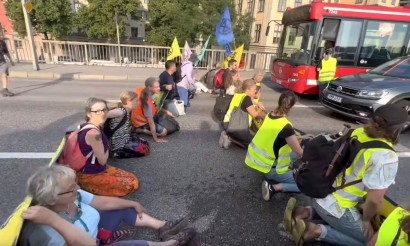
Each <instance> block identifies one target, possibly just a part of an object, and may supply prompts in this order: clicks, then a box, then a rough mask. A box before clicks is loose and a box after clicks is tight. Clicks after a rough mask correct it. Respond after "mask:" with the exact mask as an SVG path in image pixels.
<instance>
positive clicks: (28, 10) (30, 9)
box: [24, 1, 33, 14]
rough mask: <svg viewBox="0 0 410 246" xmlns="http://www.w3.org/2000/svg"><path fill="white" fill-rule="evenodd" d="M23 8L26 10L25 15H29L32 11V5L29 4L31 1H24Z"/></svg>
mask: <svg viewBox="0 0 410 246" xmlns="http://www.w3.org/2000/svg"><path fill="white" fill-rule="evenodd" d="M24 7H25V8H26V11H27V13H29V14H30V12H31V11H32V10H33V4H32V3H31V1H26V2H25V3H24Z"/></svg>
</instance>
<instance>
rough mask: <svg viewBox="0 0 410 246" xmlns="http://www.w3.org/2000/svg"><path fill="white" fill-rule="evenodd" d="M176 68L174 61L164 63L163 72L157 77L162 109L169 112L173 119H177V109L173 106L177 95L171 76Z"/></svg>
mask: <svg viewBox="0 0 410 246" xmlns="http://www.w3.org/2000/svg"><path fill="white" fill-rule="evenodd" d="M176 70H177V66H176V63H175V61H173V60H169V61H167V62H165V71H164V72H162V73H161V74H160V75H159V84H160V91H161V92H162V94H163V96H162V97H163V98H162V99H161V101H163V102H164V108H165V109H167V110H169V111H170V112H171V113H172V114H173V115H174V116H175V117H178V116H179V114H178V109H177V107H176V105H175V98H176V97H177V95H178V91H177V89H176V85H175V82H174V78H173V77H172V75H173V74H174V73H175V72H176Z"/></svg>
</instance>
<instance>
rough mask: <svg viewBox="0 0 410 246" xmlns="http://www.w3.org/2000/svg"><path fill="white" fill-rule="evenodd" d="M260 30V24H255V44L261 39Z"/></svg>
mask: <svg viewBox="0 0 410 246" xmlns="http://www.w3.org/2000/svg"><path fill="white" fill-rule="evenodd" d="M261 29H262V25H261V24H256V28H255V41H254V42H255V43H259V39H260V37H261Z"/></svg>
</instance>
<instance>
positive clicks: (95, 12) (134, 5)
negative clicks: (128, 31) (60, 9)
mask: <svg viewBox="0 0 410 246" xmlns="http://www.w3.org/2000/svg"><path fill="white" fill-rule="evenodd" d="M88 3H89V4H88V5H85V6H82V7H81V8H80V10H79V12H78V18H77V25H78V27H79V28H80V29H81V30H82V31H85V32H86V33H87V36H88V37H89V38H108V39H109V40H110V41H111V42H114V41H116V40H117V29H116V19H115V13H118V16H119V18H120V23H119V29H120V34H121V36H123V35H124V32H125V27H126V26H127V25H128V23H129V22H128V17H131V18H139V17H140V12H139V8H140V7H141V3H140V1H139V0H89V1H88Z"/></svg>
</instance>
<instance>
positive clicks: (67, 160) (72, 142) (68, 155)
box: [58, 124, 99, 172]
mask: <svg viewBox="0 0 410 246" xmlns="http://www.w3.org/2000/svg"><path fill="white" fill-rule="evenodd" d="M91 128H94V129H98V127H96V126H94V125H92V124H87V125H85V126H83V127H82V128H81V129H79V130H77V131H73V132H71V133H70V135H69V136H68V138H67V141H66V144H65V146H64V150H63V153H62V154H61V156H60V158H59V159H58V163H59V164H61V165H66V166H68V167H70V168H72V169H74V170H75V171H77V172H78V171H81V170H82V169H83V168H84V166H85V163H86V162H87V160H88V158H90V157H91V156H93V159H92V164H94V162H95V155H94V151H91V152H90V153H88V155H86V156H84V155H83V153H82V152H81V150H80V144H79V142H78V134H79V133H80V132H81V131H83V130H85V129H91ZM98 130H99V129H98Z"/></svg>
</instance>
